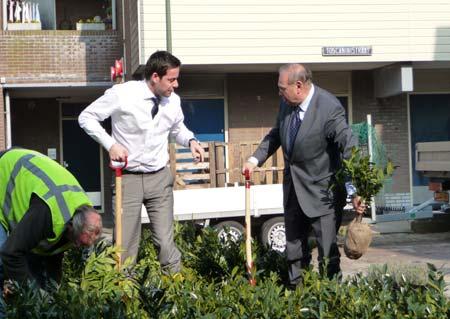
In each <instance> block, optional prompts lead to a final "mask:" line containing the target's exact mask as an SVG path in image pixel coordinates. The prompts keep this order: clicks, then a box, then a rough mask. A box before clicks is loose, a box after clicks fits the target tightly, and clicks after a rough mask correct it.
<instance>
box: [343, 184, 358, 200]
mask: <svg viewBox="0 0 450 319" xmlns="http://www.w3.org/2000/svg"><path fill="white" fill-rule="evenodd" d="M345 190H346V191H347V196H350V197H353V196H356V191H357V189H356V187H355V186H354V185H353V184H352V183H351V182H346V183H345Z"/></svg>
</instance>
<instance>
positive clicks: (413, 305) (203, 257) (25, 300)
mask: <svg viewBox="0 0 450 319" xmlns="http://www.w3.org/2000/svg"><path fill="white" fill-rule="evenodd" d="M176 240H177V244H178V247H179V248H180V250H182V254H183V265H184V268H183V271H182V272H181V273H180V274H176V275H174V276H165V275H162V274H161V272H160V268H159V265H158V262H157V258H156V252H155V250H154V249H153V247H152V245H151V241H150V238H149V234H148V232H145V233H144V236H143V240H142V245H141V247H142V248H141V250H140V253H139V260H138V263H137V264H136V265H135V266H133V267H127V265H125V266H124V267H125V268H126V269H122V271H118V270H116V268H115V260H114V257H115V248H113V247H108V246H107V245H98V246H97V247H96V249H95V250H94V252H92V254H91V255H90V256H89V257H88V258H87V259H85V261H83V262H81V261H82V260H83V255H82V252H80V251H76V250H74V251H71V252H70V253H68V254H67V256H66V259H65V274H64V279H63V283H62V284H61V286H60V287H56V286H54V287H53V288H54V289H52V290H51V292H49V293H46V292H43V291H42V290H39V289H36V288H35V287H33V286H32V285H31V286H27V287H17V289H18V293H17V294H16V295H15V297H14V298H12V299H10V300H9V304H8V308H7V311H8V318H77V319H78V318H89V319H91V318H358V319H360V318H448V317H449V315H450V303H449V301H448V300H447V299H446V297H445V296H444V294H443V292H444V288H445V284H444V280H443V276H442V274H441V273H439V272H438V271H436V269H435V268H434V267H433V266H431V265H430V266H429V270H428V280H427V281H426V282H424V283H423V284H417V283H413V282H410V281H408V280H407V279H406V278H405V277H403V278H402V277H401V276H400V278H394V277H393V276H391V275H390V274H389V273H388V271H387V268H386V267H385V268H380V269H378V270H377V272H375V273H372V274H371V276H368V277H365V276H363V275H361V274H358V275H356V276H354V277H352V278H348V279H345V280H343V281H341V282H339V281H336V280H328V279H327V278H321V277H320V275H319V274H318V273H317V272H313V271H311V272H308V273H306V275H305V280H304V285H303V287H302V288H298V289H297V290H295V291H292V290H289V289H286V288H285V287H284V285H283V282H285V280H286V278H285V276H286V272H287V270H286V266H285V261H284V257H283V256H282V255H280V254H278V253H276V252H273V251H270V250H268V249H266V248H264V247H261V246H260V245H258V244H257V243H254V247H253V248H254V252H255V256H254V257H255V263H256V269H257V273H256V274H255V275H256V278H257V285H256V286H255V287H252V286H250V285H249V284H248V281H247V278H246V274H245V268H244V256H245V255H244V252H245V250H244V246H243V245H244V243H243V242H238V243H233V242H229V243H226V244H223V243H221V242H220V241H219V240H218V239H217V235H216V233H215V232H214V231H213V230H211V229H205V230H198V229H196V228H195V227H193V226H190V225H184V226H182V225H177V238H176ZM80 262H81V266H80Z"/></svg>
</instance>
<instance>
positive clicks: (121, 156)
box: [109, 143, 128, 162]
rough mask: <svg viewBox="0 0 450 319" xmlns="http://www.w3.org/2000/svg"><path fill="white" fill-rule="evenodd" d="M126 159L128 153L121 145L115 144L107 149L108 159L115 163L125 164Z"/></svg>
mask: <svg viewBox="0 0 450 319" xmlns="http://www.w3.org/2000/svg"><path fill="white" fill-rule="evenodd" d="M127 157H128V151H127V149H126V148H125V147H123V146H122V145H120V144H118V143H115V144H113V146H111V148H110V149H109V158H110V159H111V160H112V161H115V162H125V160H126V158H127Z"/></svg>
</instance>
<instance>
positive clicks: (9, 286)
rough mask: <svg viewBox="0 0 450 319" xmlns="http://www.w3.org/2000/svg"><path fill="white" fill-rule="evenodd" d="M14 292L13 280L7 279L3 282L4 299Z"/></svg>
mask: <svg viewBox="0 0 450 319" xmlns="http://www.w3.org/2000/svg"><path fill="white" fill-rule="evenodd" d="M13 293H14V284H13V283H12V281H11V280H5V282H4V283H3V299H5V300H6V299H8V297H10V296H11V295H12V294H13Z"/></svg>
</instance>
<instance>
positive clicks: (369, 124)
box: [367, 114, 377, 222]
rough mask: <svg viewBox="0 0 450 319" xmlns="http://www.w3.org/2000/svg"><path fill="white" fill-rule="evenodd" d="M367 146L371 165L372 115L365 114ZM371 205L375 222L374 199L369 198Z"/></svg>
mask: <svg viewBox="0 0 450 319" xmlns="http://www.w3.org/2000/svg"><path fill="white" fill-rule="evenodd" d="M367 144H368V146H369V161H370V162H371V163H373V149H372V115H370V114H367ZM371 202H372V204H371V205H370V210H371V212H372V221H373V222H376V221H377V210H376V207H375V197H374V196H372V198H371Z"/></svg>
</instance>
